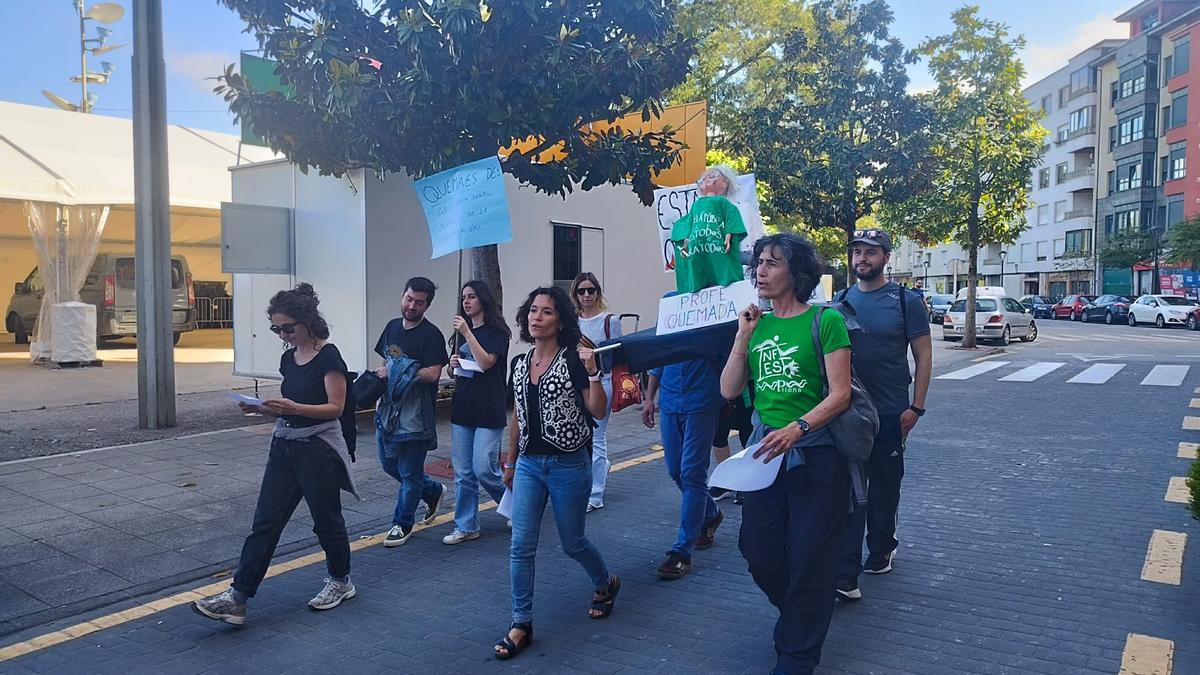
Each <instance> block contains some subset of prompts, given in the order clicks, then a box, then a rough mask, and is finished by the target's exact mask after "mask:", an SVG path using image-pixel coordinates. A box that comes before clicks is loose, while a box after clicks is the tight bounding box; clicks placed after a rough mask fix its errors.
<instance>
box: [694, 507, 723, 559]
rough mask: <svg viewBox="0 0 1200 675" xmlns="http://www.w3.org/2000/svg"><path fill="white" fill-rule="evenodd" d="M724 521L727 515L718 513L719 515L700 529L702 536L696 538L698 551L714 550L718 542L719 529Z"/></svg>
mask: <svg viewBox="0 0 1200 675" xmlns="http://www.w3.org/2000/svg"><path fill="white" fill-rule="evenodd" d="M723 520H725V513H724V512H722V511H717V515H715V516H713V518H712V520H710V521H708V522H707V523H705V524H704V526H703V527H701V528H700V536H699V537H697V538H696V550H698V551H703V550H704V549H706V548H712V545H713V544H714V543H715V542H716V538H717V528H718V527H720V526H721V521H723Z"/></svg>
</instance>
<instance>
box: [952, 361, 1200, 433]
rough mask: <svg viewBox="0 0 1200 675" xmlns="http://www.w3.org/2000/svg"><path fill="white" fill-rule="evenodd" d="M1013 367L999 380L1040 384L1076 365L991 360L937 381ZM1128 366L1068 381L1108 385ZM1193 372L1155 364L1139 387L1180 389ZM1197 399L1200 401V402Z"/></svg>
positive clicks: (1090, 371)
mask: <svg viewBox="0 0 1200 675" xmlns="http://www.w3.org/2000/svg"><path fill="white" fill-rule="evenodd" d="M1010 365H1015V366H1018V367H1019V368H1018V369H1017V370H1016V371H1014V372H1011V373H1008V374H1006V375H1004V376H1003V377H999V378H997V379H998V381H1000V382H1036V381H1038V380H1041V379H1042V378H1045V377H1046V376H1047V375H1050V374H1051V373H1056V372H1058V371H1060V369H1064V368H1065V367H1066V366H1068V365H1072V364H1068V363H1063V362H1060V361H1038V362H1035V363H1032V364H1013V362H1011V361H987V362H984V363H976V364H974V365H971V366H967V367H966V368H961V369H959V370H955V371H951V372H949V373H945V374H943V375H939V376H937V378H936V379H939V380H960V381H961V380H970V379H974V378H977V377H979V376H981V375H984V374H986V373H990V372H993V371H996V370H999V369H1001V368H1004V367H1005V366H1010ZM1073 365H1078V364H1073ZM1128 365H1129V364H1127V363H1093V364H1091V365H1089V366H1088V367H1087V368H1085V369H1084V370H1082V371H1080V372H1078V373H1075V374H1074V376H1072V377H1071V378H1070V379H1068V380H1067V382H1068V383H1070V384H1094V385H1102V384H1107V383H1108V382H1109V381H1110V380H1112V379H1113V378H1114V377H1116V375H1117V374H1118V373H1120V372H1122V371H1124V370H1125V368H1126V367H1127V366H1128ZM1063 372H1064V373H1065V372H1066V371H1065V370H1064V371H1063ZM1190 372H1191V366H1186V365H1169V364H1154V366H1153V367H1152V368H1151V369H1150V372H1149V373H1148V374H1146V375H1145V377H1144V378H1143V379H1142V380H1141V382H1140V383H1139V384H1140V385H1141V386H1151V387H1178V386H1180V385H1181V384H1183V382H1184V381H1185V380H1186V379H1187V376H1188V373H1190ZM1197 400H1198V401H1200V399H1197ZM1197 407H1200V406H1197ZM1198 419H1200V418H1198Z"/></svg>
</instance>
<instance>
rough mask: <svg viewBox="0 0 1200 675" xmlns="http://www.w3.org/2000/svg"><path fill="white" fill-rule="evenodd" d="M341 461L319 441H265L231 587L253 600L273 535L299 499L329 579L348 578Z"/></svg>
mask: <svg viewBox="0 0 1200 675" xmlns="http://www.w3.org/2000/svg"><path fill="white" fill-rule="evenodd" d="M344 472H345V467H344V466H343V465H342V460H341V459H340V458H339V457H338V455H337V453H336V452H334V450H333V448H331V447H329V444H327V443H326V442H325V441H322V440H321V439H319V438H316V437H314V438H311V439H308V440H305V441H287V440H283V439H281V438H272V439H271V454H270V456H269V457H268V459H267V468H266V471H265V472H264V473H263V479H262V487H261V488H259V491H258V505H257V506H256V507H255V508H254V524H253V526H252V527H251V531H250V536H248V537H246V543H245V544H243V545H242V557H241V559H240V560H239V561H238V567H237V572H236V573H235V574H234V575H233V587H234V588H235V589H237V590H238V591H239V592H241V593H245V594H246V595H248V596H250V597H253V596H254V593H255V592H256V591H257V590H258V585H259V584H261V583H262V580H263V577H265V576H266V574H267V568H268V567H270V566H271V557H272V556H274V555H275V547H276V546H278V545H279V535H281V534H282V533H283V528H284V526H285V525H287V523H288V520H290V519H291V517H292V513H293V512H295V510H296V507H297V506H299V504H300V500H301V499H303V500H304V501H305V502H307V503H308V511H309V513H311V514H312V518H313V533H315V534H316V535H317V540H318V541H320V542H321V548H322V549H324V550H325V564H326V566H327V567H328V569H329V576H331V577H337V578H342V577H346V576H349V575H350V539H349V537H347V535H346V521H345V520H344V519H343V518H342V496H341V487H340V486H341V484H342V477H343V474H344Z"/></svg>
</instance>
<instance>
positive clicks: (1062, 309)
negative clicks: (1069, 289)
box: [1050, 295, 1096, 321]
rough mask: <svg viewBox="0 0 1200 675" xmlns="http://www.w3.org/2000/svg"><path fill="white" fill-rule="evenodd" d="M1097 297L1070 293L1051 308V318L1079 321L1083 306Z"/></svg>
mask: <svg viewBox="0 0 1200 675" xmlns="http://www.w3.org/2000/svg"><path fill="white" fill-rule="evenodd" d="M1095 299H1096V296H1094V295H1068V296H1067V297H1065V298H1063V299H1062V300H1059V301H1058V302H1057V303H1055V304H1054V306H1053V307H1051V308H1050V318H1051V319H1062V318H1068V319H1070V320H1072V321H1078V320H1079V318H1080V317H1081V316H1083V308H1084V307H1086V306H1087V304H1088V303H1089V302H1091V301H1093V300H1095Z"/></svg>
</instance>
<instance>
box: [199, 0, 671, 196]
mask: <svg viewBox="0 0 1200 675" xmlns="http://www.w3.org/2000/svg"><path fill="white" fill-rule="evenodd" d="M219 1H220V2H221V4H223V5H225V6H226V7H228V8H230V9H232V10H234V11H235V12H237V13H238V15H239V16H240V17H241V18H242V20H244V21H245V22H246V24H247V26H248V28H247V31H248V32H251V33H253V34H254V35H255V36H256V37H257V38H258V41H259V44H260V45H261V46H262V48H263V50H264V54H265V56H266V57H267V58H271V59H274V60H276V61H277V62H278V66H277V68H276V71H277V73H278V74H279V75H280V77H281V79H282V81H283V82H284V84H285V85H287V86H288V87H290V88H291V90H292V91H291V93H290V94H289V95H285V94H282V93H279V92H270V91H256V90H255V89H254V88H253V87H252V86H251V84H250V83H249V82H247V81H246V80H245V79H243V78H242V77H241V76H240V75H239V74H238V73H235V72H233V69H232V67H230V68H229V69H227V70H226V71H225V74H224V75H223V76H221V77H220V78H218V80H219V82H220V86H219V87H218V88H217V91H218V93H221V94H223V95H224V96H225V98H226V100H227V101H228V103H229V106H230V109H231V110H232V111H233V112H234V113H235V114H236V115H237V117H238V119H239V120H240V121H241V122H242V123H244V124H248V125H250V126H251V127H252V128H253V129H254V131H255V132H257V133H258V134H260V135H261V136H263V137H264V138H265V139H266V140H267V142H268V143H269V144H270V145H271V147H272V148H274V149H276V150H278V151H281V152H283V153H284V154H286V155H287V156H288V158H289V159H291V160H292V161H293V162H295V163H297V164H299V165H301V166H302V167H312V168H316V169H317V170H318V171H319V172H320V173H321V174H334V175H341V174H344V173H345V172H347V171H350V170H353V169H358V168H367V169H372V170H375V171H376V172H379V173H381V174H382V173H385V172H401V171H403V172H406V173H408V174H410V175H415V176H425V175H428V174H431V173H435V172H438V171H441V170H444V169H448V168H451V167H454V166H457V165H460V164H463V163H466V162H469V161H472V160H475V159H479V158H482V157H486V156H488V155H494V154H496V153H497V152H498V151H499V150H501V149H504V148H509V147H510V146H512V145H513V143H514V142H517V141H523V140H527V139H531V138H532V139H537V140H539V141H540V142H538V143H537V145H536V147H533V148H529V149H527V150H526V151H523V152H522V151H517V152H513V153H512V154H511V155H510V156H509V157H508V158H507V160H506V161H505V162H504V170H505V172H506V173H510V174H512V175H513V176H514V177H516V178H517V179H518V180H520V181H522V182H524V183H528V184H531V185H533V186H535V187H536V188H537V189H538V190H540V191H543V192H546V193H550V194H558V195H565V194H566V193H568V192H570V191H571V190H572V189H573V186H574V185H576V184H578V185H580V186H581V187H582V189H584V190H586V189H589V188H592V187H595V186H598V185H601V184H604V183H611V184H617V183H619V182H621V181H623V180H629V181H631V182H632V184H633V187H634V189H635V191H637V192H638V193H639V195H640V196H641V197H642V198H643V200H644V201H645V200H647V199H649V198H650V197H651V190H652V185H651V175H652V172H654V171H657V170H662V169H665V168H666V167H668V166H670V165H671V164H673V163H674V162H675V161H677V159H678V156H679V152H680V150H681V148H682V144H681V143H680V141H678V140H677V139H676V138H675V137H674V134H673V132H671V131H670V130H666V131H650V132H637V131H632V130H629V129H621V128H618V127H608V128H606V129H603V130H593V129H591V128H590V126H589V123H590V122H592V121H595V120H607V121H610V122H611V121H615V120H616V119H617V118H619V117H621V116H623V115H626V114H629V113H634V112H641V114H642V118H643V120H649V119H650V117H651V115H652V114H654V113H657V112H658V111H659V110H660V100H661V98H662V96H663V92H664V91H665V90H667V89H669V88H670V87H673V86H675V85H678V84H679V83H680V82H682V81H683V79H684V77H685V76H686V74H687V69H688V60H689V58H691V56H692V54H693V49H694V47H693V43H692V42H691V41H690V40H687V39H684V38H681V37H680V36H679V35H678V34H677V33H676V32H675V29H674V24H673V18H674V3H673V2H669V1H666V0H658V1H655V0H562V1H561V2H553V3H547V2H543V1H539V0H490V2H488V3H486V4H483V3H480V2H478V1H474V2H472V1H468V0H375V1H371V0H367V1H361V0H219ZM548 149H557V150H559V151H561V153H556V154H555V155H554V156H553V157H551V158H547V157H545V156H542V157H541V158H540V159H539V155H541V153H542V152H543V151H545V150H548Z"/></svg>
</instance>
